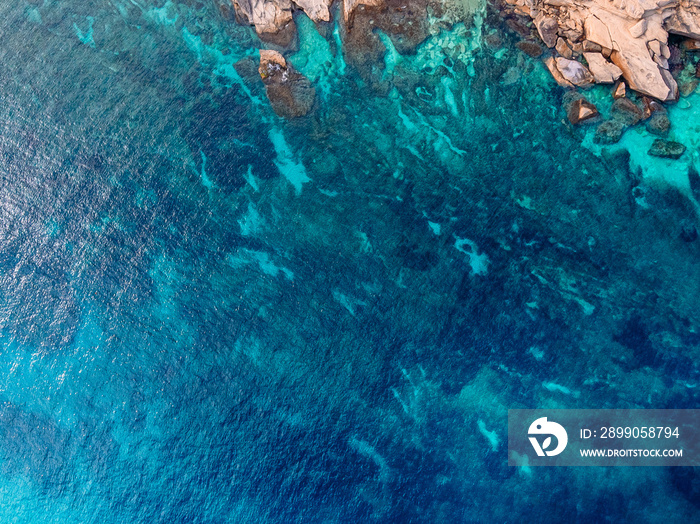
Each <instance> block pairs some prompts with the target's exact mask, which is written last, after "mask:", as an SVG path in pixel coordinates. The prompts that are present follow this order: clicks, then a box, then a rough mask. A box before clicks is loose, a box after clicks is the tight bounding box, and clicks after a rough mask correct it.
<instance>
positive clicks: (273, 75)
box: [258, 49, 316, 118]
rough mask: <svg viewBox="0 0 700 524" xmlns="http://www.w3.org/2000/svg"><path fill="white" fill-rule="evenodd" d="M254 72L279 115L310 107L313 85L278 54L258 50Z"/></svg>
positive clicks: (303, 111) (297, 113)
mask: <svg viewBox="0 0 700 524" xmlns="http://www.w3.org/2000/svg"><path fill="white" fill-rule="evenodd" d="M258 72H259V73H260V78H262V81H263V83H264V84H265V92H266V93H267V98H268V99H269V100H270V104H272V109H273V110H274V111H275V113H277V114H278V115H279V116H281V117H283V118H294V117H298V116H303V115H305V114H307V113H308V112H309V111H310V110H311V107H312V106H313V103H314V98H315V96H316V92H315V90H314V88H313V87H312V86H311V83H310V82H309V79H308V78H306V77H305V76H304V75H302V74H300V73H299V72H297V71H296V70H295V69H294V68H293V67H292V65H291V64H288V63H287V61H286V60H285V59H284V57H283V56H282V55H281V54H280V53H278V52H277V51H270V50H265V49H261V50H260V67H259V68H258Z"/></svg>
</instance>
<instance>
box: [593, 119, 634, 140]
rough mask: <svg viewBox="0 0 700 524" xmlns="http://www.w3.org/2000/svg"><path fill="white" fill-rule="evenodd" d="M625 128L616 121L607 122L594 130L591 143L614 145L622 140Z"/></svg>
mask: <svg viewBox="0 0 700 524" xmlns="http://www.w3.org/2000/svg"><path fill="white" fill-rule="evenodd" d="M625 129H627V126H626V125H625V124H624V123H622V122H620V121H618V120H608V121H606V122H603V123H602V124H600V125H599V126H598V129H596V130H595V135H594V136H593V141H594V142H595V143H596V144H614V143H615V142H619V141H620V138H622V133H624V132H625Z"/></svg>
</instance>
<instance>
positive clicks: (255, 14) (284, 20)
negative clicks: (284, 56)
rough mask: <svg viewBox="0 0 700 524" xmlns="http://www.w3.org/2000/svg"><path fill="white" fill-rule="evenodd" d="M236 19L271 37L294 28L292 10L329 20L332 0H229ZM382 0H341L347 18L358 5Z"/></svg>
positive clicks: (367, 4)
mask: <svg viewBox="0 0 700 524" xmlns="http://www.w3.org/2000/svg"><path fill="white" fill-rule="evenodd" d="M231 1H232V2H233V6H234V8H235V10H236V14H237V15H238V17H239V19H240V20H241V21H243V22H246V23H248V24H250V25H253V26H255V31H256V32H257V33H258V35H259V36H260V37H261V38H264V39H267V40H270V39H271V37H274V35H277V34H278V33H280V32H282V31H284V30H285V29H286V28H287V27H288V26H291V27H292V28H293V26H294V22H293V20H292V11H293V10H294V9H295V8H297V9H301V10H302V11H304V13H306V15H307V16H308V17H309V18H310V19H311V20H313V21H314V22H330V20H331V13H330V5H331V3H332V0H294V1H292V0H231ZM382 3H383V0H344V2H343V16H344V18H345V21H346V22H347V21H349V20H350V19H351V17H352V14H353V12H354V11H355V9H356V8H357V7H358V6H360V5H366V6H375V7H376V6H380V5H382Z"/></svg>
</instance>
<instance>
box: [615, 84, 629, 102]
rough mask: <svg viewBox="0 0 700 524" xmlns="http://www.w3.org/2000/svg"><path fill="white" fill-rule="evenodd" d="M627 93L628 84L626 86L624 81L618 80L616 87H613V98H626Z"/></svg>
mask: <svg viewBox="0 0 700 524" xmlns="http://www.w3.org/2000/svg"><path fill="white" fill-rule="evenodd" d="M626 94H627V86H625V83H624V82H621V81H618V82H617V83H616V84H615V87H614V88H613V93H612V95H613V98H614V99H615V100H617V99H618V98H624V96H625V95H626Z"/></svg>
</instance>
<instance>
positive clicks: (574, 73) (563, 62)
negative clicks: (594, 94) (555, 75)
mask: <svg viewBox="0 0 700 524" xmlns="http://www.w3.org/2000/svg"><path fill="white" fill-rule="evenodd" d="M556 64H557V69H558V70H559V72H560V73H561V76H563V77H564V78H565V79H566V80H567V81H569V82H571V83H572V84H574V85H577V86H584V85H589V84H592V83H593V76H592V75H591V72H590V71H589V70H588V69H586V66H584V65H583V64H582V63H581V62H577V61H576V60H569V59H568V58H563V57H561V56H560V57H558V58H557V59H556Z"/></svg>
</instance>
